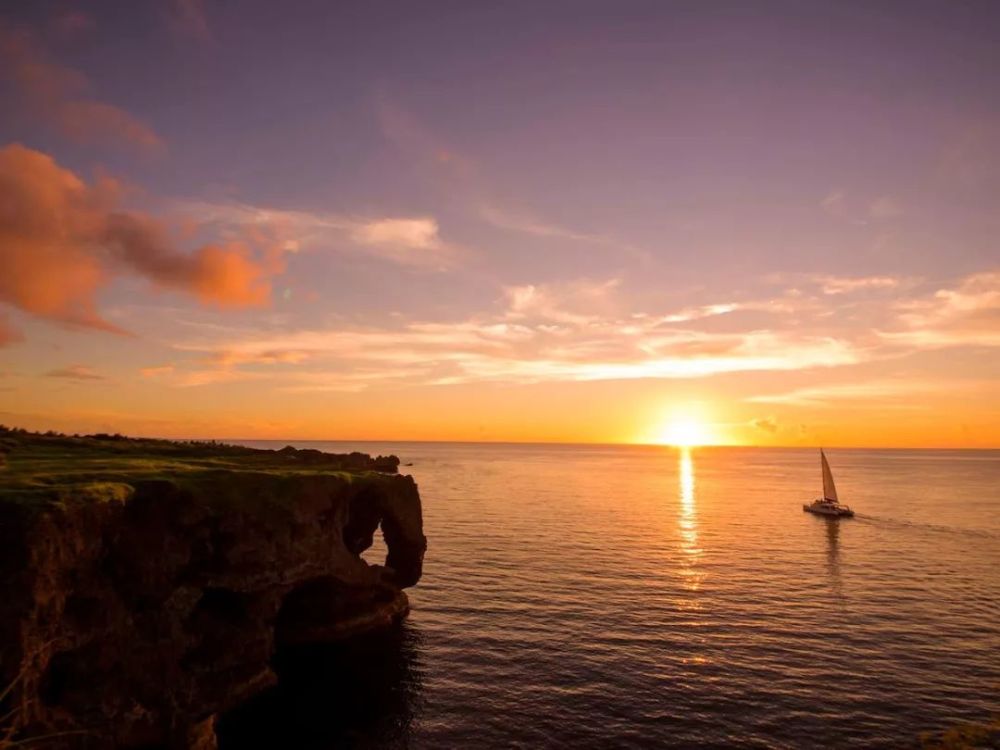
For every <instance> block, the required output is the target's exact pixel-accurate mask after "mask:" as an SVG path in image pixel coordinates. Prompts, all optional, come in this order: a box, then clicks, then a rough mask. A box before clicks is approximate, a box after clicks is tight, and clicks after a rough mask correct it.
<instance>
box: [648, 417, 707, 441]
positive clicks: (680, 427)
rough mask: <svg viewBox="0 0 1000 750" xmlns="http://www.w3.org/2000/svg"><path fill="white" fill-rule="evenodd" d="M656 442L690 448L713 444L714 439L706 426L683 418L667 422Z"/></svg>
mask: <svg viewBox="0 0 1000 750" xmlns="http://www.w3.org/2000/svg"><path fill="white" fill-rule="evenodd" d="M657 442H659V443H662V444H663V445H675V446H678V447H681V448H690V447H693V446H696V445H709V444H711V443H713V442H714V438H713V436H712V434H711V430H710V429H709V427H708V425H707V424H705V423H704V422H702V421H701V420H699V419H696V418H694V417H683V418H677V419H673V420H671V421H670V422H668V423H667V425H666V426H665V427H664V428H663V430H662V431H661V432H660V434H659V436H658V439H657Z"/></svg>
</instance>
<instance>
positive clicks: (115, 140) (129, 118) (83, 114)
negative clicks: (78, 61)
mask: <svg viewBox="0 0 1000 750" xmlns="http://www.w3.org/2000/svg"><path fill="white" fill-rule="evenodd" d="M0 76H3V77H6V78H7V79H8V80H9V81H11V83H12V84H13V85H14V87H15V89H16V91H17V94H18V97H19V101H20V105H21V106H20V111H21V112H22V113H24V114H27V115H30V116H31V117H33V118H34V119H35V120H36V121H38V122H40V123H41V124H42V125H44V126H46V127H53V128H55V129H56V130H57V131H59V132H61V133H62V134H63V135H64V136H66V137H68V138H70V139H72V140H74V141H78V142H81V143H95V142H108V143H111V144H112V145H118V144H122V143H124V144H127V145H131V146H135V147H138V148H140V149H142V150H144V151H152V152H158V151H162V149H163V148H164V144H163V140H162V139H161V138H160V136H159V135H157V133H156V132H155V131H154V130H153V129H152V128H151V127H150V126H149V125H147V124H146V123H144V122H143V121H142V120H140V119H138V118H137V117H135V116H133V115H131V114H129V113H128V112H126V111H125V110H123V109H121V108H120V107H116V106H114V105H112V104H108V103H106V102H102V101H99V100H97V99H95V98H93V97H92V96H91V95H90V88H91V85H90V81H89V80H88V79H87V77H86V76H84V75H83V74H82V73H80V72H79V71H76V70H73V69H72V68H67V67H65V66H63V65H60V64H58V63H57V62H55V61H53V60H52V59H50V58H49V57H48V55H47V54H46V53H45V52H44V50H43V49H42V47H41V43H40V41H39V40H38V39H37V38H36V37H35V36H34V35H32V34H31V33H30V32H28V31H26V30H24V29H12V28H9V27H7V26H5V25H3V24H2V23H0Z"/></svg>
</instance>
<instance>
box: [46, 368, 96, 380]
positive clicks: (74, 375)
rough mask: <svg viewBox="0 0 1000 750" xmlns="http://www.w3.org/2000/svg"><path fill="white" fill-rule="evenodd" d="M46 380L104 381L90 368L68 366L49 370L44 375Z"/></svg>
mask: <svg viewBox="0 0 1000 750" xmlns="http://www.w3.org/2000/svg"><path fill="white" fill-rule="evenodd" d="M45 376H46V377H48V378H64V379H66V380H81V381H87V380H106V379H107V378H106V377H105V376H104V375H101V374H100V373H98V372H97V371H95V370H94V369H93V368H92V367H87V366H85V365H70V366H69V367H60V368H57V369H55V370H49V371H48V372H47V373H45Z"/></svg>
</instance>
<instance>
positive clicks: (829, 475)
mask: <svg viewBox="0 0 1000 750" xmlns="http://www.w3.org/2000/svg"><path fill="white" fill-rule="evenodd" d="M819 462H820V467H821V470H822V472H823V498H824V499H825V500H833V502H835V503H837V502H840V500H839V499H838V498H837V486H836V485H835V484H834V483H833V472H831V471H830V464H829V463H827V460H826V454H825V453H824V452H823V449H822V448H820V449H819Z"/></svg>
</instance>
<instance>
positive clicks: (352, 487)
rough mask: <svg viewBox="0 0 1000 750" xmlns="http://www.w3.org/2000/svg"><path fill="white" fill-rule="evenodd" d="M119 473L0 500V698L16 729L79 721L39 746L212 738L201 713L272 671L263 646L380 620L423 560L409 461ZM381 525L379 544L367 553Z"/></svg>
mask: <svg viewBox="0 0 1000 750" xmlns="http://www.w3.org/2000/svg"><path fill="white" fill-rule="evenodd" d="M279 453H280V452H279ZM296 453H297V454H302V453H307V456H301V455H298V456H296V460H302V461H308V462H312V463H314V464H316V465H317V466H320V465H321V464H322V462H323V459H318V458H316V457H315V456H313V455H312V453H309V452H304V451H297V452H296ZM321 455H324V454H321ZM359 455H360V454H359ZM341 458H343V457H341ZM364 459H365V460H366V461H365V463H366V464H367V466H371V463H369V462H371V459H368V458H367V457H364ZM358 460H359V462H360V461H361V459H358ZM389 463H391V462H389ZM386 465H388V464H386ZM396 465H398V460H395V463H393V464H392V470H393V471H394V470H395V467H396ZM129 486H130V487H131V492H130V493H126V495H125V497H123V498H118V497H116V496H112V497H111V498H110V499H108V498H105V499H104V500H103V501H100V502H98V501H94V500H93V499H92V498H86V499H84V498H79V497H74V496H73V494H72V493H70V492H68V491H63V493H62V494H61V495H60V496H58V497H54V498H52V499H51V500H50V501H49V502H47V503H45V504H44V505H42V506H39V507H35V506H28V505H25V504H23V503H14V502H3V501H0V581H2V591H3V596H2V597H0V648H2V651H0V671H2V674H0V679H2V680H3V684H2V685H0V691H2V690H3V687H5V686H6V685H7V684H10V683H16V686H15V690H14V691H13V692H12V693H11V695H10V696H8V698H7V701H6V704H9V705H6V704H5V705H2V706H0V708H2V709H3V710H2V711H0V713H6V712H7V711H11V710H13V711H15V713H16V715H17V721H18V723H19V725H20V726H21V727H22V728H23V731H24V732H25V736H32V735H38V734H43V733H46V732H67V731H80V732H83V733H81V734H66V735H62V736H60V737H59V738H53V739H51V740H48V741H46V744H44V746H46V747H61V746H65V747H80V748H105V747H134V748H138V747H150V746H155V747H177V748H181V747H184V748H187V747H211V746H213V743H214V730H213V729H212V722H213V718H214V716H215V715H216V714H217V713H220V712H222V711H225V710H228V709H231V708H233V707H234V706H236V705H238V704H239V703H241V702H242V701H245V700H247V699H248V698H250V697H251V696H252V695H254V694H256V693H258V692H259V691H260V690H262V689H263V688H265V687H267V686H268V685H270V684H272V683H273V681H274V674H273V672H272V671H271V666H270V663H271V659H272V656H273V654H274V652H275V648H276V646H278V645H285V644H287V645H290V646H293V645H294V646H298V645H301V644H310V643H317V642H330V641H337V640H339V639H344V638H347V637H349V636H354V635H357V634H361V633H365V632H368V631H371V630H372V629H375V628H379V627H382V626H385V625H388V624H391V623H392V622H394V621H397V620H398V619H400V618H401V617H403V616H404V615H405V614H406V612H407V609H408V603H407V598H406V594H405V593H403V591H402V589H403V588H404V587H406V586H412V585H413V584H415V583H416V582H417V581H418V580H419V578H420V575H421V568H422V563H423V554H424V550H425V548H426V539H425V538H424V535H423V528H422V518H421V509H420V498H419V495H418V493H417V487H416V484H415V483H414V482H413V480H412V478H410V477H407V476H398V475H388V474H379V473H374V472H370V471H368V472H365V473H360V474H345V473H329V474H324V473H322V472H311V473H290V474H289V473H276V472H256V471H247V472H234V471H229V470H224V471H208V472H200V473H196V474H193V475H189V476H185V477H183V479H177V480H174V479H170V478H167V479H163V478H161V479H150V480H143V481H135V482H132V483H131V484H130V485H129ZM380 526H381V528H382V531H383V534H384V537H385V541H386V544H387V547H388V550H389V553H388V557H387V559H386V563H385V565H384V566H380V565H369V564H367V563H366V562H365V561H364V560H362V559H361V558H360V553H361V552H362V551H364V550H365V549H367V548H368V547H369V546H370V545H371V544H372V541H373V535H374V533H375V532H376V530H377V529H378V528H379V527H380Z"/></svg>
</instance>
